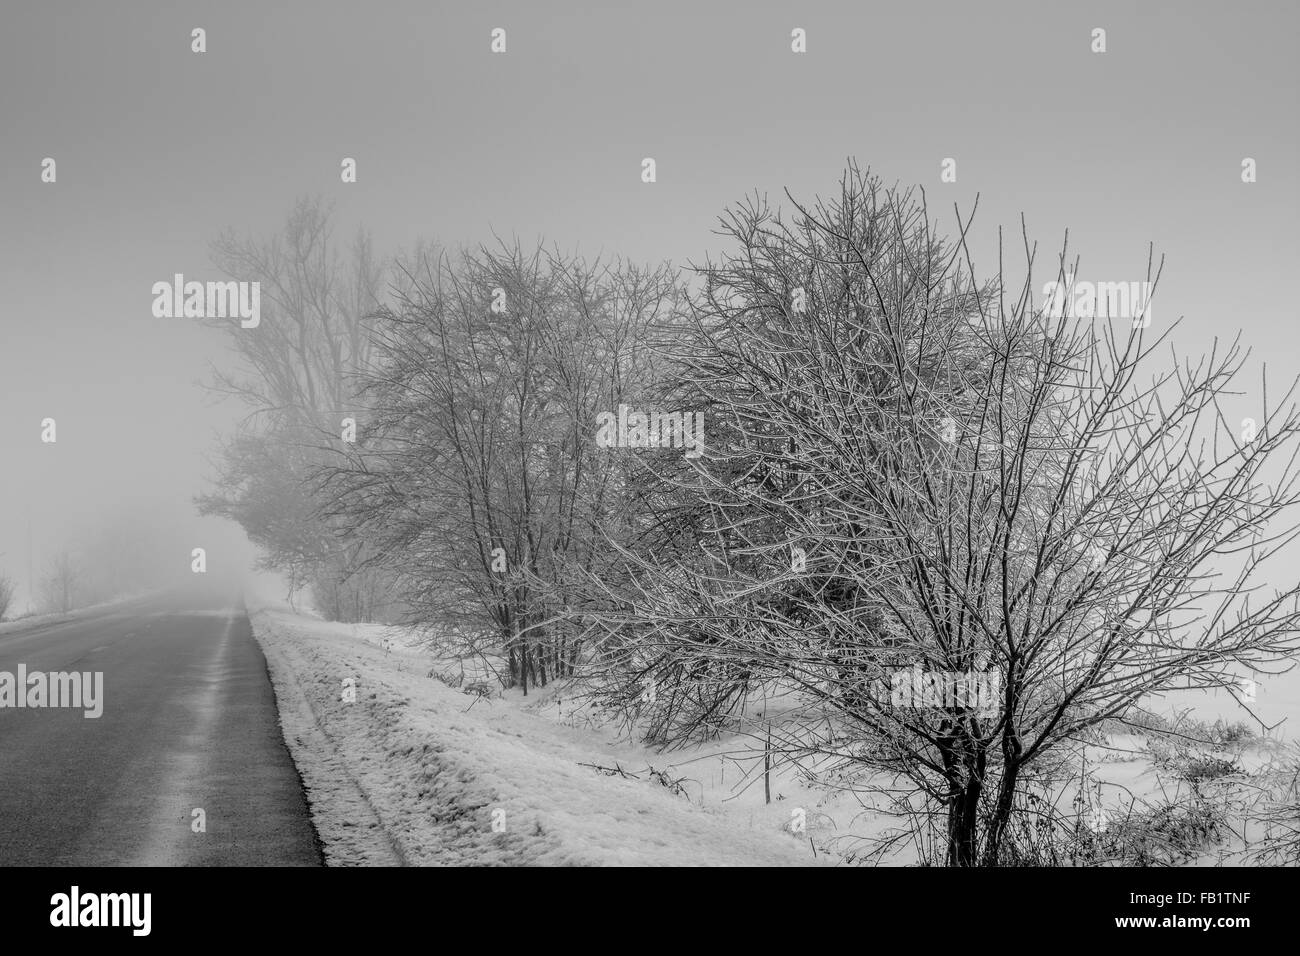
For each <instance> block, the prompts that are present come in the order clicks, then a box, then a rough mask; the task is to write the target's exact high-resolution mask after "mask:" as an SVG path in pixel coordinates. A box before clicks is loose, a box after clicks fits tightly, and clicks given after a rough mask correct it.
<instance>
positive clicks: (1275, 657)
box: [583, 169, 1300, 865]
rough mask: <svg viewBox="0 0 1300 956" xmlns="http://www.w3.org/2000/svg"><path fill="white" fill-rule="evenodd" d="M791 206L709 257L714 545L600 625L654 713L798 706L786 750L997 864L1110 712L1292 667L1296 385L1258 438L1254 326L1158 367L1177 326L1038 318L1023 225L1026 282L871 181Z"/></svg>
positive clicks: (622, 583) (787, 713) (706, 508)
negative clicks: (1238, 405) (1281, 561)
mask: <svg viewBox="0 0 1300 956" xmlns="http://www.w3.org/2000/svg"><path fill="white" fill-rule="evenodd" d="M795 209H796V217H795V221H794V224H793V225H791V226H787V225H785V224H784V223H783V222H782V221H781V220H780V217H778V216H774V215H773V214H772V213H771V212H770V211H769V210H768V209H767V208H766V206H765V205H764V204H761V203H751V204H749V205H747V206H745V207H742V208H741V209H740V210H738V211H737V212H736V213H734V214H733V215H732V216H731V218H730V219H728V220H726V221H724V229H725V231H726V232H728V233H729V234H730V236H731V237H732V238H733V239H734V241H735V243H736V245H737V251H736V252H735V253H733V254H731V255H730V256H728V257H727V258H726V259H725V260H724V261H723V262H721V263H720V264H710V265H709V266H707V267H706V268H705V269H704V278H705V280H706V292H705V293H704V294H703V295H702V296H700V297H699V298H698V301H697V303H696V308H695V316H694V319H695V320H694V328H695V334H694V335H693V336H691V338H690V339H689V342H688V344H686V345H685V346H684V348H683V351H682V362H683V363H684V365H685V366H686V368H685V371H684V373H682V378H683V379H685V380H689V381H690V382H692V383H693V384H694V387H696V388H697V389H698V390H699V392H700V393H701V394H704V395H711V396H712V397H713V407H712V412H711V417H710V428H711V432H710V438H709V449H710V451H709V455H708V456H707V459H706V461H705V462H704V463H702V464H701V465H699V466H698V467H696V468H695V469H693V474H692V475H691V476H690V478H689V480H686V479H677V480H676V484H677V485H678V487H679V490H681V491H688V492H689V493H690V494H692V495H694V496H695V498H696V505H695V508H694V511H695V513H696V514H698V515H701V516H703V517H702V519H701V520H700V521H698V522H697V523H696V525H695V528H694V530H695V531H696V532H697V533H698V536H699V538H698V542H697V543H696V545H697V546H696V554H697V557H696V558H694V559H692V560H685V559H683V557H682V555H683V554H684V552H683V551H681V550H673V551H669V552H667V553H664V552H662V551H657V550H654V549H639V550H638V549H624V551H623V560H624V571H623V573H622V574H619V575H606V576H605V577H604V578H601V579H597V578H594V577H593V578H589V579H588V587H589V594H590V595H591V600H590V602H589V603H588V604H587V605H586V607H585V608H584V609H583V619H584V621H585V622H586V623H587V625H588V627H590V628H592V629H593V630H596V631H600V632H603V634H604V637H603V642H602V646H605V647H613V648H615V649H616V650H617V653H616V654H615V655H614V656H613V658H611V657H610V656H608V655H607V656H606V657H605V658H604V659H603V663H605V664H606V665H608V664H610V663H611V659H612V660H616V661H617V662H618V663H620V664H621V666H622V669H623V671H624V672H625V673H626V672H632V673H634V674H635V675H636V676H637V678H638V680H639V681H640V682H641V683H643V684H648V685H650V686H653V687H656V688H657V697H658V698H659V699H662V698H663V696H664V695H665V689H666V688H669V689H671V688H674V687H682V686H687V687H690V688H692V693H694V694H696V695H697V696H698V695H701V694H703V693H704V692H703V691H701V690H700V689H699V688H700V687H701V685H704V686H706V687H707V686H709V685H714V687H715V690H714V691H713V692H712V693H711V698H712V699H714V700H728V699H729V700H730V703H729V704H728V706H729V708H730V710H729V713H731V714H732V715H733V717H734V718H735V720H736V724H735V726H738V727H741V728H742V729H743V727H744V726H745V721H746V717H745V707H746V706H747V704H748V703H749V702H750V701H752V700H754V699H755V696H756V695H757V694H758V693H759V692H761V693H762V695H763V696H764V697H766V698H769V699H770V698H775V699H778V700H783V701H784V712H783V715H782V717H783V719H782V721H781V722H780V725H779V732H780V746H781V748H782V750H783V757H784V759H788V760H791V761H796V762H801V761H802V762H805V763H806V766H807V767H808V768H809V772H812V773H815V772H817V771H818V769H824V767H825V763H824V761H825V760H826V759H828V758H830V759H833V760H835V761H841V762H846V763H847V764H848V765H849V767H850V768H856V769H857V770H858V771H860V772H861V778H860V779H861V784H860V785H861V786H862V787H863V788H864V789H866V790H868V791H872V792H875V793H877V794H880V795H882V796H884V797H886V798H888V799H889V800H891V801H892V804H890V805H892V807H893V808H894V810H895V811H897V812H900V813H903V814H905V815H906V816H907V818H908V819H911V820H914V821H919V829H918V830H916V831H915V833H916V835H917V838H918V839H921V840H922V841H923V842H925V841H926V840H929V839H930V838H932V837H933V838H935V843H936V844H937V846H938V847H939V848H940V851H939V853H938V859H939V860H941V861H944V862H946V863H948V864H949V865H975V864H983V865H997V864H999V863H1002V862H1006V861H1007V858H1008V856H1010V857H1014V851H1011V852H1009V853H1004V850H1006V849H1007V847H1006V844H1007V839H1008V837H1007V834H1008V825H1009V823H1010V822H1011V821H1012V819H1013V817H1014V816H1015V815H1016V814H1017V813H1020V812H1028V810H1027V807H1028V805H1029V804H1030V803H1031V802H1032V801H1033V800H1034V799H1035V798H1036V797H1037V796H1038V794H1039V793H1040V792H1041V790H1042V789H1043V788H1051V787H1054V786H1056V785H1058V784H1059V779H1060V776H1061V774H1062V773H1063V772H1064V770H1063V766H1064V764H1065V763H1066V762H1067V761H1068V755H1069V752H1070V751H1071V749H1072V748H1074V747H1075V746H1077V745H1078V744H1079V743H1080V742H1081V741H1083V740H1084V739H1086V736H1087V734H1088V732H1089V731H1090V729H1091V728H1093V727H1095V726H1096V725H1098V724H1099V723H1100V722H1102V721H1106V720H1110V719H1119V720H1123V719H1125V718H1127V717H1129V716H1131V715H1133V714H1135V713H1136V712H1137V711H1139V710H1140V708H1141V706H1142V704H1143V702H1144V701H1146V700H1147V699H1149V698H1150V696H1151V695H1154V694H1160V693H1164V692H1168V691H1172V690H1179V689H1189V688H1225V687H1226V688H1230V689H1231V688H1235V686H1236V685H1237V682H1238V679H1239V678H1240V677H1241V676H1244V675H1245V674H1246V673H1248V672H1249V669H1251V668H1256V667H1265V666H1268V665H1269V664H1274V663H1277V662H1279V661H1284V660H1285V659H1286V657H1287V655H1289V654H1291V653H1293V652H1294V650H1295V648H1296V635H1297V623H1298V619H1300V618H1298V615H1300V610H1298V605H1297V598H1298V597H1300V586H1296V585H1290V586H1287V587H1284V588H1281V589H1278V590H1275V591H1272V592H1268V591H1266V589H1264V588H1263V587H1262V586H1261V585H1260V581H1259V579H1260V573H1259V572H1260V569H1261V567H1262V566H1263V565H1264V563H1265V562H1266V561H1267V560H1268V559H1269V558H1270V557H1272V556H1274V555H1276V554H1277V553H1278V551H1279V549H1281V548H1283V547H1284V546H1285V545H1286V544H1288V543H1289V542H1291V541H1293V540H1294V539H1295V537H1296V535H1297V533H1298V529H1297V526H1296V524H1295V523H1294V520H1293V519H1292V518H1291V517H1290V516H1289V514H1287V512H1289V511H1290V509H1292V507H1293V506H1294V505H1295V504H1296V503H1297V492H1296V486H1295V479H1296V473H1295V470H1294V468H1295V464H1294V458H1293V455H1294V452H1295V444H1294V443H1295V439H1296V436H1297V431H1298V429H1300V421H1298V419H1297V413H1296V410H1295V407H1294V405H1292V404H1291V397H1292V394H1293V389H1294V386H1293V388H1292V390H1290V391H1288V392H1287V393H1286V394H1285V395H1284V396H1283V398H1282V400H1281V402H1280V403H1279V402H1278V401H1276V400H1274V399H1273V397H1272V396H1271V395H1270V394H1269V392H1268V391H1267V388H1266V387H1265V386H1264V384H1262V383H1261V385H1260V387H1259V388H1258V389H1256V390H1255V391H1254V392H1253V393H1252V394H1253V395H1255V396H1256V399H1257V401H1258V402H1259V407H1260V409H1261V410H1260V412H1259V424H1258V426H1257V427H1256V429H1255V430H1254V433H1253V434H1251V433H1248V434H1246V435H1244V436H1243V435H1242V434H1240V433H1239V432H1238V431H1237V430H1236V429H1234V428H1233V427H1232V426H1231V425H1230V423H1229V421H1228V419H1227V417H1226V414H1225V412H1224V410H1223V408H1222V407H1221V406H1220V398H1221V396H1223V395H1225V394H1228V393H1230V392H1232V391H1233V389H1234V388H1235V387H1236V383H1237V381H1238V380H1239V377H1240V372H1241V369H1242V364H1243V362H1244V360H1245V353H1244V352H1243V350H1242V349H1241V347H1240V346H1239V344H1238V343H1237V342H1233V343H1232V344H1230V345H1227V346H1216V347H1215V349H1214V350H1213V352H1212V353H1211V354H1210V355H1209V356H1207V357H1205V358H1202V359H1199V360H1196V361H1190V362H1189V361H1183V360H1179V359H1178V358H1177V356H1173V357H1172V359H1171V360H1170V361H1169V363H1168V364H1162V363H1161V361H1160V360H1159V359H1158V358H1157V352H1159V351H1163V350H1165V349H1166V348H1167V347H1168V346H1169V343H1168V338H1169V334H1170V332H1171V330H1172V328H1173V326H1172V325H1170V326H1166V327H1164V328H1163V329H1161V330H1158V331H1149V330H1148V329H1147V327H1146V325H1147V323H1146V319H1145V316H1144V315H1142V314H1138V315H1136V316H1127V315H1126V316H1123V317H1121V318H1120V319H1119V321H1116V319H1115V317H1113V316H1112V317H1102V316H1100V315H1092V316H1083V315H1073V314H1070V310H1069V309H1068V308H1067V309H1065V310H1064V311H1062V312H1060V314H1045V313H1044V310H1043V309H1042V308H1040V307H1038V306H1037V305H1036V304H1035V302H1034V296H1033V289H1034V285H1033V272H1034V259H1035V255H1034V249H1033V248H1032V247H1031V246H1030V244H1029V242H1028V239H1027V238H1026V239H1025V240H1024V243H1023V244H1024V252H1025V264H1026V269H1025V275H1024V279H1023V285H1022V286H1021V287H1020V288H1019V289H1018V290H1015V291H1014V292H1009V291H1008V285H1009V283H1007V282H1006V281H1005V274H1004V273H1003V271H1002V269H1001V267H999V272H998V275H997V277H996V281H995V282H993V283H991V284H981V283H979V282H976V281H975V280H974V278H973V269H970V268H969V265H970V256H969V253H968V252H967V248H966V240H965V237H966V234H967V229H968V228H969V226H970V220H969V219H968V220H966V221H964V222H960V227H959V235H958V239H957V241H956V242H952V243H945V242H941V241H940V240H939V239H937V238H936V237H935V236H934V235H933V234H932V227H931V223H930V218H929V215H928V212H927V211H926V208H925V204H924V198H923V194H922V197H921V198H920V200H919V201H918V200H916V199H913V198H912V196H911V195H910V194H907V193H902V194H900V193H899V192H897V191H896V190H885V189H882V188H881V186H880V184H879V183H878V181H876V180H874V179H872V178H871V177H869V176H864V175H862V174H860V173H858V171H857V170H856V169H851V170H850V171H849V173H848V175H846V177H845V181H844V183H843V184H842V189H841V194H840V196H839V197H838V199H837V201H835V202H833V203H818V204H816V205H814V206H812V207H805V206H802V205H799V204H798V203H795ZM999 261H1001V260H999ZM1066 265H1067V264H1066V259H1065V254H1064V253H1062V255H1061V257H1060V259H1059V261H1058V262H1057V263H1055V264H1054V267H1053V269H1052V272H1051V274H1052V275H1053V276H1055V277H1056V278H1057V279H1058V280H1060V281H1065V276H1066V273H1067V268H1066ZM963 266H965V267H966V268H963ZM1070 271H1077V267H1076V268H1075V269H1074V270H1070ZM1147 279H1148V281H1149V282H1150V283H1151V285H1152V286H1154V284H1155V283H1156V282H1157V281H1158V271H1155V272H1153V270H1152V266H1151V264H1150V263H1148V267H1147ZM796 302H798V303H800V305H798V306H797V305H795V303H796ZM611 582H613V583H612V584H611ZM735 688H740V691H739V692H738V693H737V692H733V691H734V689H735ZM977 688H978V692H977V690H976V689H977ZM728 694H731V695H732V696H731V697H730V698H728V697H727V695H728ZM765 712H766V714H767V719H770V718H771V713H772V708H771V707H770V706H769V707H767V708H765ZM716 714H717V711H716V709H715V710H714V711H713V712H712V716H715V717H716ZM704 716H710V713H709V712H707V711H705V712H704ZM700 719H703V718H700ZM751 723H753V725H754V726H753V732H754V733H755V735H756V736H759V735H762V734H763V733H765V731H766V726H767V724H766V722H765V721H751ZM686 729H689V728H686ZM775 732H776V731H774V733H775ZM774 746H777V744H776V743H774ZM818 761H822V762H821V763H819V762H818ZM926 852H927V851H926V850H925V848H924V847H923V852H922V855H923V857H924V856H925V855H926Z"/></svg>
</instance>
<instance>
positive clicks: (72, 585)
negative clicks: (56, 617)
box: [41, 549, 84, 614]
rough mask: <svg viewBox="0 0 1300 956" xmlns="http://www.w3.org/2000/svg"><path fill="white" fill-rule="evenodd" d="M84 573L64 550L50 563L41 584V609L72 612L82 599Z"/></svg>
mask: <svg viewBox="0 0 1300 956" xmlns="http://www.w3.org/2000/svg"><path fill="white" fill-rule="evenodd" d="M83 583H84V571H83V569H82V567H81V565H80V564H79V563H78V562H77V559H76V558H75V557H74V556H73V554H72V553H71V552H70V551H68V550H67V549H64V550H62V551H60V552H59V553H58V554H56V555H55V556H54V558H53V559H51V561H50V565H49V568H48V570H47V571H46V575H45V579H44V580H43V581H42V582H41V609H42V610H44V611H47V612H55V613H63V614H66V613H67V612H69V611H71V610H74V609H75V608H77V607H78V606H79V602H80V601H81V599H82V593H81V592H82V587H83Z"/></svg>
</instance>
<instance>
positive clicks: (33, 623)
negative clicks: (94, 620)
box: [0, 591, 162, 634]
mask: <svg viewBox="0 0 1300 956" xmlns="http://www.w3.org/2000/svg"><path fill="white" fill-rule="evenodd" d="M160 593H162V592H161V591H137V592H134V593H132V594H124V595H121V596H120V597H115V598H113V599H112V600H109V601H101V602H100V603H99V604H88V605H86V606H85V607H79V608H76V609H75V610H72V611H66V612H55V613H53V614H27V615H25V616H23V617H18V618H14V619H12V620H5V621H0V634H9V633H12V632H13V631H25V630H27V629H28V628H31V627H46V626H48V625H51V624H64V623H66V622H68V621H78V620H80V619H82V618H84V617H89V616H91V615H95V614H102V613H104V612H105V611H108V610H112V609H113V608H117V607H119V606H121V605H126V604H133V603H135V602H136V601H143V600H147V599H149V598H151V597H154V596H156V595H158V594H160Z"/></svg>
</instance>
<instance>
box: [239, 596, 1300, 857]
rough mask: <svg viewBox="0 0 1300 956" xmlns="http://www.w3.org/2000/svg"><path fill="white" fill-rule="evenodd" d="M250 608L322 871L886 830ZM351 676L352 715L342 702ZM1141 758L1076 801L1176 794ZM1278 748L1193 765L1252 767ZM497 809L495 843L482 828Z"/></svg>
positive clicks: (852, 813)
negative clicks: (317, 837)
mask: <svg viewBox="0 0 1300 956" xmlns="http://www.w3.org/2000/svg"><path fill="white" fill-rule="evenodd" d="M249 606H250V616H251V618H252V621H253V627H254V630H255V632H256V633H257V635H258V638H259V640H260V641H261V643H262V646H263V648H264V649H265V651H266V654H267V659H268V661H269V663H270V665H271V672H272V676H273V679H274V681H275V687H276V693H277V696H278V697H279V699H280V707H281V720H282V723H283V725H284V729H285V736H286V740H288V742H289V745H290V748H291V750H292V751H293V754H294V758H295V760H296V761H297V763H298V766H299V769H300V771H301V772H302V774H303V778H304V781H305V783H306V785H307V788H308V794H309V796H310V797H311V798H312V804H313V815H314V816H315V817H316V819H317V825H318V828H319V829H320V831H321V837H322V840H323V841H324V843H325V845H326V853H327V858H328V859H329V861H330V862H331V863H334V864H352V863H401V862H408V863H416V864H434V863H449V864H467V863H470V864H473V863H503V864H520V863H524V864H528V863H537V864H564V863H583V864H586V863H593V864H644V865H663V864H742V865H743V864H754V865H792V864H794V865H798V864H810V863H814V862H815V863H827V862H845V861H853V860H854V859H855V858H856V857H857V854H859V853H861V852H862V851H863V850H864V849H865V848H866V844H865V841H864V838H872V837H878V836H880V835H881V834H882V833H884V832H885V831H887V830H896V829H897V828H898V825H899V822H900V821H899V820H898V819H897V818H896V817H893V816H891V815H887V814H885V813H881V812H879V810H878V808H877V807H874V806H871V805H869V804H868V803H867V802H866V801H867V800H868V799H870V798H868V797H867V796H865V795H864V794H862V793H861V792H860V790H857V789H854V788H850V787H847V786H846V787H843V788H836V787H835V786H833V785H831V786H827V785H817V784H813V783H809V782H808V781H807V780H806V779H805V778H804V776H803V775H802V774H800V773H798V772H797V771H796V770H795V769H794V768H792V767H789V766H784V767H781V766H778V767H775V768H774V769H773V770H772V772H771V776H770V791H771V793H770V801H769V799H768V796H767V795H766V794H765V793H764V787H763V779H762V767H761V750H758V749H756V748H755V745H754V743H753V742H751V741H748V740H744V739H740V738H735V737H731V738H725V739H720V740H717V741H714V742H711V743H708V744H703V745H698V746H694V747H691V748H689V749H684V750H680V751H668V752H659V751H656V750H653V749H650V748H646V747H642V746H639V745H637V744H635V743H633V742H629V741H627V740H626V739H618V738H619V731H618V730H617V728H614V727H611V726H608V725H601V724H600V723H599V722H598V721H597V720H596V719H595V717H594V715H593V713H592V712H591V710H590V709H589V708H588V707H587V706H586V705H585V704H583V703H582V702H580V701H577V700H573V699H570V698H568V697H566V689H565V688H564V687H563V685H561V684H556V683H552V684H551V685H550V686H549V687H547V688H544V689H541V690H536V689H535V690H534V691H533V692H532V693H531V694H530V695H529V696H528V697H523V696H522V695H521V694H520V693H519V692H518V691H510V692H507V693H506V694H504V695H503V694H500V692H498V693H497V695H496V696H493V697H491V698H483V699H478V698H475V697H471V696H467V695H466V694H464V693H462V692H460V691H457V690H454V689H452V688H450V687H447V686H446V685H445V684H444V683H442V682H441V681H439V680H437V679H435V678H434V677H433V676H432V674H433V673H434V671H438V672H447V671H448V670H449V668H448V667H447V666H445V662H444V663H443V664H442V665H440V664H438V663H436V662H435V661H434V659H433V658H432V657H431V656H430V655H429V654H428V653H427V652H426V651H424V650H422V649H421V648H419V647H417V646H416V645H415V643H414V641H415V638H414V637H413V636H412V635H411V634H410V633H409V632H408V631H406V630H405V629H402V628H396V627H385V626H382V625H356V624H335V623H329V622H325V621H322V620H320V619H319V618H316V617H313V616H308V615H307V614H302V613H295V612H293V611H291V610H290V609H289V608H288V607H287V606H285V605H283V604H282V603H280V602H276V601H270V602H267V603H265V604H264V605H258V604H257V603H256V602H253V601H250V605H249ZM450 670H452V671H454V670H455V669H454V668H451V669H450ZM481 676H482V675H476V674H470V675H468V677H467V678H466V681H467V682H468V681H470V680H474V679H478V678H479V677H481ZM349 677H350V678H354V679H355V680H356V703H354V704H346V703H344V702H343V701H342V699H341V697H342V689H343V680H344V678H349ZM496 686H497V685H496V684H495V683H492V687H493V689H494V690H495V688H496ZM1152 746H1153V743H1152V741H1151V740H1150V739H1148V738H1147V737H1146V736H1145V735H1142V734H1124V733H1116V734H1111V735H1110V736H1109V737H1108V738H1107V739H1106V740H1105V742H1104V743H1102V744H1098V745H1090V746H1088V747H1086V748H1084V750H1083V754H1084V757H1085V760H1084V765H1083V766H1084V768H1085V769H1087V770H1088V771H1089V776H1090V778H1091V779H1092V780H1093V781H1094V784H1093V785H1091V788H1095V781H1101V787H1100V788H1099V789H1095V791H1094V792H1095V797H1094V796H1091V795H1090V796H1089V800H1088V805H1089V806H1093V805H1094V803H1093V801H1094V800H1095V801H1099V806H1101V807H1104V809H1105V818H1106V819H1107V820H1109V819H1110V818H1112V816H1113V815H1115V814H1119V815H1120V816H1123V815H1124V814H1125V813H1127V812H1128V811H1129V810H1130V809H1136V810H1141V809H1143V808H1147V807H1151V806H1154V805H1158V804H1160V803H1162V802H1164V801H1165V800H1168V799H1170V798H1171V797H1174V796H1175V794H1174V792H1171V790H1170V789H1169V781H1168V779H1167V775H1166V774H1164V773H1161V772H1158V771H1157V769H1156V767H1155V765H1154V763H1153V752H1152V750H1151V747H1152ZM1277 746H1278V742H1277V741H1268V740H1259V741H1256V742H1254V743H1251V744H1247V745H1245V746H1244V747H1242V748H1236V749H1235V752H1232V753H1229V752H1226V751H1225V752H1224V753H1221V754H1206V755H1207V756H1216V757H1221V758H1223V759H1225V760H1228V761H1231V762H1235V763H1236V764H1237V765H1238V767H1240V768H1241V769H1242V770H1245V771H1247V772H1256V771H1258V770H1259V769H1261V767H1262V766H1263V765H1264V764H1266V763H1267V762H1268V761H1269V760H1271V759H1272V757H1273V754H1274V751H1275V749H1276V747H1277ZM584 765H586V766H584ZM823 769H824V768H823ZM831 777H832V783H833V780H834V775H831ZM656 780H659V781H661V782H660V783H657V782H655V781H656ZM667 783H676V784H679V785H680V791H679V792H677V793H674V792H671V791H670V789H668V787H667V786H666V784H667ZM1091 788H1090V789H1091ZM1077 792H1078V789H1077V781H1066V782H1065V783H1064V787H1063V791H1062V792H1061V794H1060V795H1059V797H1058V798H1057V802H1058V805H1059V806H1060V807H1061V808H1062V809H1065V810H1066V811H1067V812H1068V811H1069V808H1070V806H1071V803H1072V800H1073V797H1074V796H1075V794H1076V793H1077ZM494 810H504V811H505V815H504V824H505V830H504V832H500V833H497V832H493V829H492V820H493V816H492V814H493V811H494ZM795 817H798V818H799V819H800V820H801V822H802V824H803V828H804V832H802V833H799V834H797V835H796V833H795V832H792V831H794V830H795V829H796V828H795V827H793V826H792V819H794V818H795ZM1107 825H1108V824H1107ZM1240 849H1241V847H1240V846H1237V845H1236V841H1229V845H1227V846H1220V847H1207V848H1206V851H1205V853H1204V854H1203V855H1202V857H1201V858H1200V859H1198V860H1197V861H1196V862H1197V863H1198V864H1200V865H1213V864H1214V863H1222V862H1231V859H1230V857H1231V856H1233V855H1235V853H1236V852H1239V851H1240ZM879 862H882V863H886V864H890V865H909V864H915V863H916V862H917V854H916V849H915V847H914V846H913V845H912V844H911V843H910V842H908V841H899V842H898V843H896V844H895V845H894V848H893V850H892V852H891V853H890V854H889V855H888V856H886V857H884V858H883V859H882V860H880V861H879Z"/></svg>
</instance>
